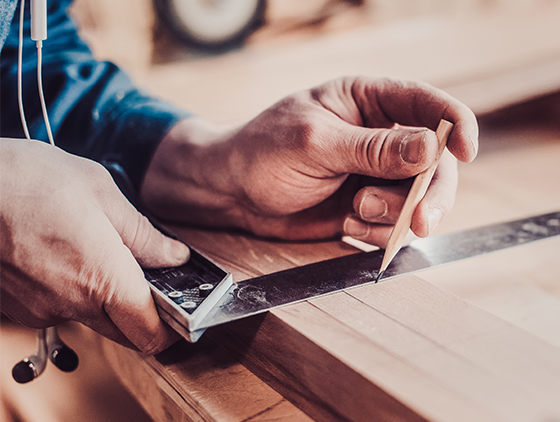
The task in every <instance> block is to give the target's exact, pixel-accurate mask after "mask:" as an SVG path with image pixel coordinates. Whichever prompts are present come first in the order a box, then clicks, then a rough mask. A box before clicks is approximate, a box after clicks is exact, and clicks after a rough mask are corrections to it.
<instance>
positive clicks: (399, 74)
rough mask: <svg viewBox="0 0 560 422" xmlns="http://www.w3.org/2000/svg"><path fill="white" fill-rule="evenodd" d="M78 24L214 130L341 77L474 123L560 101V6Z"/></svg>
mask: <svg viewBox="0 0 560 422" xmlns="http://www.w3.org/2000/svg"><path fill="white" fill-rule="evenodd" d="M73 14H74V16H75V18H76V20H77V21H78V22H79V24H80V26H81V29H82V34H83V36H84V37H85V38H86V39H87V40H88V42H89V43H90V45H91V47H92V48H93V50H94V52H95V53H96V55H97V56H98V57H99V58H102V59H108V60H112V61H114V62H116V63H117V64H119V65H121V66H122V67H123V68H125V69H126V70H128V72H129V73H130V74H131V75H132V77H133V78H134V79H135V80H136V81H137V82H138V83H139V84H141V85H142V86H144V87H146V88H147V89H148V90H150V91H151V92H153V93H155V94H157V95H159V96H163V97H165V98H167V99H169V100H171V101H173V102H175V103H177V104H179V105H181V106H183V107H187V108H188V109H189V110H191V111H193V112H194V113H196V114H199V115H202V116H204V117H206V118H208V119H210V120H212V121H214V122H215V123H223V124H236V123H239V122H242V121H245V120H246V119H248V118H250V117H252V116H254V115H255V114H257V113H258V112H259V111H261V110H262V109H263V108H264V107H266V106H268V105H269V104H271V103H272V102H274V101H276V100H278V99H280V98H281V97H283V96H285V95H287V94H289V93H291V92H293V91H295V90H299V89H303V88H309V87H311V86H314V85H317V84H319V83H322V82H324V81H326V80H328V79H331V78H335V77H338V76H342V75H356V74H365V75H371V76H391V77H395V78H406V79H419V80H424V81H427V82H430V83H432V84H434V85H436V86H438V87H440V88H442V89H445V90H446V91H448V92H450V93H451V94H452V95H454V96H456V97H458V98H459V99H460V100H462V101H464V102H465V103H467V105H469V106H470V107H471V108H473V110H474V111H475V112H476V113H477V114H485V113H488V112H491V111H494V110H496V109H500V108H503V107H505V106H508V105H511V104H516V103H520V102H522V101H525V100H527V99H531V98H535V97H538V96H541V95H545V94H549V93H552V92H556V91H557V90H559V89H560V1H559V0H305V1H301V0H299V1H298V0H153V1H152V0H118V1H115V0H76V1H75V2H74V6H73ZM201 22H202V23H203V24H202V25H200V24H199V25H198V26H197V23H201Z"/></svg>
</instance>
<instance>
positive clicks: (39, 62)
mask: <svg viewBox="0 0 560 422" xmlns="http://www.w3.org/2000/svg"><path fill="white" fill-rule="evenodd" d="M42 47H43V42H42V41H37V84H38V86H39V98H40V99H41V109H42V110H43V120H44V121H45V127H46V128H47V135H48V136H49V142H50V144H51V145H53V146H54V145H55V144H54V137H53V134H52V131H51V124H50V122H49V115H48V114H47V105H46V104H45V95H44V94H43V75H42V72H41V68H42V65H43V54H42V50H43V49H42Z"/></svg>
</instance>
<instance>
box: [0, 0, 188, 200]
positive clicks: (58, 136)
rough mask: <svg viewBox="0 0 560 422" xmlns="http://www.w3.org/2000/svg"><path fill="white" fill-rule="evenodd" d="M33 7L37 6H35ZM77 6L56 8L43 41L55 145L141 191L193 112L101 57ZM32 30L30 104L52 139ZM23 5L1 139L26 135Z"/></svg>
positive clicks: (53, 4) (8, 52) (4, 92)
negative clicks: (81, 31)
mask: <svg viewBox="0 0 560 422" xmlns="http://www.w3.org/2000/svg"><path fill="white" fill-rule="evenodd" d="M27 4H29V2H27ZM69 4H70V0H51V1H49V4H48V39H47V40H46V41H45V42H44V43H43V88H44V93H45V101H46V103H47V108H48V112H49V117H50V123H51V127H52V130H53V134H54V138H55V142H56V144H57V146H59V147H61V148H62V149H64V150H66V151H68V152H70V153H73V154H76V155H80V156H83V157H87V158H90V159H93V160H96V161H99V162H101V163H102V164H105V165H106V166H108V167H110V168H111V169H112V170H113V171H115V170H117V171H118V172H120V173H121V174H120V177H121V178H123V177H124V179H128V182H129V183H130V184H131V185H132V188H133V189H135V190H136V191H138V189H139V187H140V185H141V183H142V180H143V177H144V174H145V172H146V169H147V167H148V165H149V162H150V159H151V157H152V155H153V153H154V152H155V149H156V148H157V146H158V144H159V142H160V141H161V140H162V138H163V137H164V136H165V134H166V133H167V132H168V131H169V130H170V129H171V127H172V126H173V125H174V124H176V123H177V122H178V121H179V120H182V119H184V118H185V117H188V116H189V114H188V113H187V112H185V111H183V110H181V109H179V108H177V107H175V106H173V105H171V104H169V103H167V102H165V101H162V100H160V99H157V98H154V97H153V96H150V95H147V94H146V93H145V92H143V91H141V90H139V89H137V88H136V87H135V86H134V85H133V84H132V82H131V80H130V79H129V78H128V76H126V74H125V73H124V72H123V71H122V70H120V69H119V68H118V67H117V66H115V65H114V64H113V63H110V62H100V61H97V60H95V59H94V57H93V55H92V53H91V51H90V50H89V48H88V47H87V45H86V44H85V43H84V42H83V41H82V40H81V39H80V38H79V36H78V34H77V30H76V27H75V25H74V23H73V22H72V21H71V19H70V18H69V17H68V15H67V13H66V10H67V8H68V6H69ZM28 12H29V11H28V10H26V13H27V18H26V20H25V22H26V23H25V27H24V40H25V41H24V43H25V44H24V58H23V67H22V68H23V102H24V108H25V113H26V116H27V121H28V126H29V130H30V132H31V137H32V138H34V139H40V140H45V141H46V140H47V133H46V128H45V125H44V123H43V119H42V114H41V107H40V102H39V97H38V93H37V77H36V65H37V49H36V46H35V42H34V41H32V40H31V39H30V37H29V15H28ZM18 32H19V6H18V10H16V13H15V16H14V19H13V21H12V25H11V28H10V33H9V35H8V38H7V39H6V43H5V45H4V47H3V49H2V53H1V56H0V70H1V86H0V93H1V109H0V134H1V136H4V137H24V134H23V130H22V127H21V122H20V118H19V111H18V106H17V49H18Z"/></svg>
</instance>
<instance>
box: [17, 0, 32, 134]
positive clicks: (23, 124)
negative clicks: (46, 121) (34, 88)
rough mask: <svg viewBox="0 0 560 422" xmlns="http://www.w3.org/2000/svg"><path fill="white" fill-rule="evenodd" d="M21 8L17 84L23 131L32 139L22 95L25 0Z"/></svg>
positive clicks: (22, 1)
mask: <svg viewBox="0 0 560 422" xmlns="http://www.w3.org/2000/svg"><path fill="white" fill-rule="evenodd" d="M20 7H21V10H20V14H19V45H18V72H17V85H18V105H19V117H20V119H21V125H22V127H23V132H24V133H25V137H26V138H27V139H31V136H29V129H28V128H27V121H26V120H25V112H24V110H23V95H22V87H21V85H22V82H21V74H22V56H23V12H24V9H25V0H21V5H20Z"/></svg>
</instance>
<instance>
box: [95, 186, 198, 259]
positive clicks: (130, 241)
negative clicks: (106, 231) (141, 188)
mask: <svg viewBox="0 0 560 422" xmlns="http://www.w3.org/2000/svg"><path fill="white" fill-rule="evenodd" d="M103 202H104V204H102V206H103V208H104V211H105V214H106V215H107V217H108V218H109V220H110V221H111V224H112V225H113V227H114V228H115V230H116V231H117V232H118V234H119V235H120V237H121V239H122V241H123V243H124V245H125V246H126V247H127V248H128V249H129V250H130V252H132V255H134V257H135V258H136V260H137V261H138V262H139V264H140V265H141V266H143V267H145V268H158V267H175V266H178V265H181V264H184V263H185V262H187V260H188V259H189V257H190V250H189V248H188V246H187V245H185V244H184V243H182V242H179V241H178V240H174V239H171V238H170V237H167V236H165V235H163V234H162V233H161V232H160V231H159V230H157V229H156V228H155V227H154V226H153V225H152V224H151V223H150V221H149V220H148V219H147V218H146V217H145V216H143V215H142V214H141V213H139V212H138V211H137V210H136V208H134V207H133V206H132V204H131V203H130V202H128V200H127V199H126V198H125V197H124V195H122V193H121V192H120V191H119V190H118V188H117V187H116V186H115V190H114V191H112V192H111V193H110V194H109V195H108V197H107V198H105V201H103Z"/></svg>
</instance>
